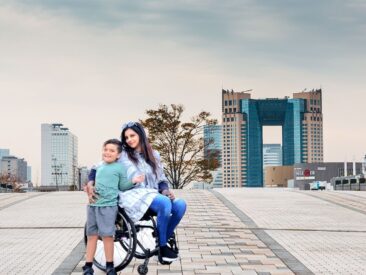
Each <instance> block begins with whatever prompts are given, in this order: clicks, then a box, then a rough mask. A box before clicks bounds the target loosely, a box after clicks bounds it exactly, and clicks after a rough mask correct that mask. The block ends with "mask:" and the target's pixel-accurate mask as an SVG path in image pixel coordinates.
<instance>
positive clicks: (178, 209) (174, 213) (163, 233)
mask: <svg viewBox="0 0 366 275" xmlns="http://www.w3.org/2000/svg"><path fill="white" fill-rule="evenodd" d="M186 208H187V205H186V202H185V201H184V200H182V199H174V200H173V201H172V200H170V199H169V198H168V197H167V196H164V195H161V194H159V195H157V196H156V197H155V198H154V200H153V201H152V203H151V205H150V209H151V210H153V211H154V212H155V213H156V214H157V227H158V234H159V245H160V246H164V245H166V243H167V241H168V239H169V238H170V237H171V236H172V234H173V232H174V230H175V228H176V227H177V225H178V224H179V222H180V220H181V219H182V218H183V216H184V213H185V212H186Z"/></svg>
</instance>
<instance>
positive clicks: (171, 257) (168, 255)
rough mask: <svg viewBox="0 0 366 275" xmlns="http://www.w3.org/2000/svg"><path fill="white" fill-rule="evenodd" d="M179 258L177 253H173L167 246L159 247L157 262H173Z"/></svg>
mask: <svg viewBox="0 0 366 275" xmlns="http://www.w3.org/2000/svg"><path fill="white" fill-rule="evenodd" d="M178 259H179V257H178V255H177V253H175V252H173V251H172V250H171V249H170V248H169V247H168V246H166V245H164V246H161V247H160V255H159V260H160V262H161V261H163V262H169V263H170V262H174V261H176V260H178Z"/></svg>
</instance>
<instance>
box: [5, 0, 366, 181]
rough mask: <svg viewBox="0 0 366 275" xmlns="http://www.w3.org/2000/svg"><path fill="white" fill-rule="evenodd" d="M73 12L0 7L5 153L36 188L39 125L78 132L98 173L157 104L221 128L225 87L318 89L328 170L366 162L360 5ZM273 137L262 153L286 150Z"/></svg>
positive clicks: (234, 4)
mask: <svg viewBox="0 0 366 275" xmlns="http://www.w3.org/2000/svg"><path fill="white" fill-rule="evenodd" d="M66 3H67V2H62V1H58V2H57V3H55V2H54V1H37V0H35V1H31V2H25V1H12V3H11V4H10V3H6V2H5V1H0V30H1V33H2V35H1V37H0V42H1V43H0V49H1V52H2V65H1V66H0V80H1V83H2V85H1V89H0V100H1V102H2V104H1V107H0V110H1V115H0V123H1V125H2V127H3V129H2V131H1V135H0V148H9V149H10V150H11V151H12V152H13V153H14V155H19V156H22V157H24V158H25V159H27V161H28V163H29V164H30V165H31V166H32V167H33V172H32V174H33V180H34V181H36V180H37V178H38V181H39V182H40V177H41V171H40V167H41V165H40V163H41V131H40V125H41V124H42V123H52V122H60V123H64V124H65V125H67V126H68V127H70V129H73V132H74V133H75V135H77V136H78V137H79V157H80V160H79V163H80V164H81V165H87V166H90V165H92V164H93V163H95V162H98V161H99V160H100V149H101V145H102V143H103V141H105V140H106V139H108V138H112V137H118V136H119V134H120V133H119V132H120V127H121V125H122V124H123V123H124V122H125V121H130V120H138V119H140V118H144V117H145V115H144V111H145V110H146V109H150V108H156V107H157V106H158V104H160V103H162V104H171V103H176V104H177V103H181V104H183V105H184V106H185V107H186V111H185V118H189V117H191V116H192V115H193V114H196V113H198V112H199V111H201V110H202V109H203V110H205V111H209V112H211V113H212V114H213V116H214V117H215V118H217V119H219V121H220V117H221V89H222V88H224V89H234V90H235V91H243V90H248V89H253V91H252V92H251V94H252V96H253V97H255V98H284V97H285V96H291V95H292V93H294V92H301V91H302V90H304V89H307V90H311V89H318V88H322V90H323V114H324V161H344V160H345V159H347V160H348V161H352V160H353V158H355V160H356V161H360V160H361V159H362V157H363V156H364V155H365V152H366V146H365V143H364V138H363V136H364V134H365V130H364V129H363V128H362V122H363V117H364V105H365V102H366V95H365V94H364V90H365V82H364V81H363V75H364V71H365V70H364V68H366V53H365V51H364V49H363V46H362V45H364V44H365V42H366V41H365V40H366V36H365V33H366V31H365V24H366V5H365V4H364V3H363V2H361V1H356V0H355V1H347V3H343V2H341V1H339V2H334V1H330V0H328V1H322V2H318V1H313V2H308V1H299V2H297V3H296V5H295V4H294V5H291V4H290V3H289V2H288V1H276V3H261V2H260V1H244V2H243V1H227V2H224V3H221V2H220V1H210V2H207V1H200V2H199V3H198V2H193V1H175V2H174V3H169V2H166V1H154V2H151V1H149V2H147V1H133V2H129V3H119V2H108V3H107V2H105V3H99V2H98V1H88V3H87V4H83V2H81V1H73V2H72V4H70V3H69V4H66ZM192 98H195V100H194V101H193V100H192ZM220 124H221V123H220ZM270 133H272V134H271V135H273V137H270V136H267V137H266V136H265V137H264V138H265V142H266V143H278V142H280V140H281V138H280V137H279V136H278V131H270ZM37 175H38V177H37Z"/></svg>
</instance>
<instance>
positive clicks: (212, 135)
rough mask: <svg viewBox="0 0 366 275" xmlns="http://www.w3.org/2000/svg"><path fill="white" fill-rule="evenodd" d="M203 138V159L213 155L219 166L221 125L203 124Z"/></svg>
mask: <svg viewBox="0 0 366 275" xmlns="http://www.w3.org/2000/svg"><path fill="white" fill-rule="evenodd" d="M203 138H204V141H205V151H204V155H205V159H208V158H209V157H210V156H212V155H214V156H216V157H217V159H218V162H219V166H221V151H222V141H221V140H222V126H221V125H205V126H203Z"/></svg>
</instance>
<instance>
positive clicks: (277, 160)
mask: <svg viewBox="0 0 366 275" xmlns="http://www.w3.org/2000/svg"><path fill="white" fill-rule="evenodd" d="M281 165H282V146H281V144H263V179H265V178H266V167H268V166H281Z"/></svg>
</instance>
